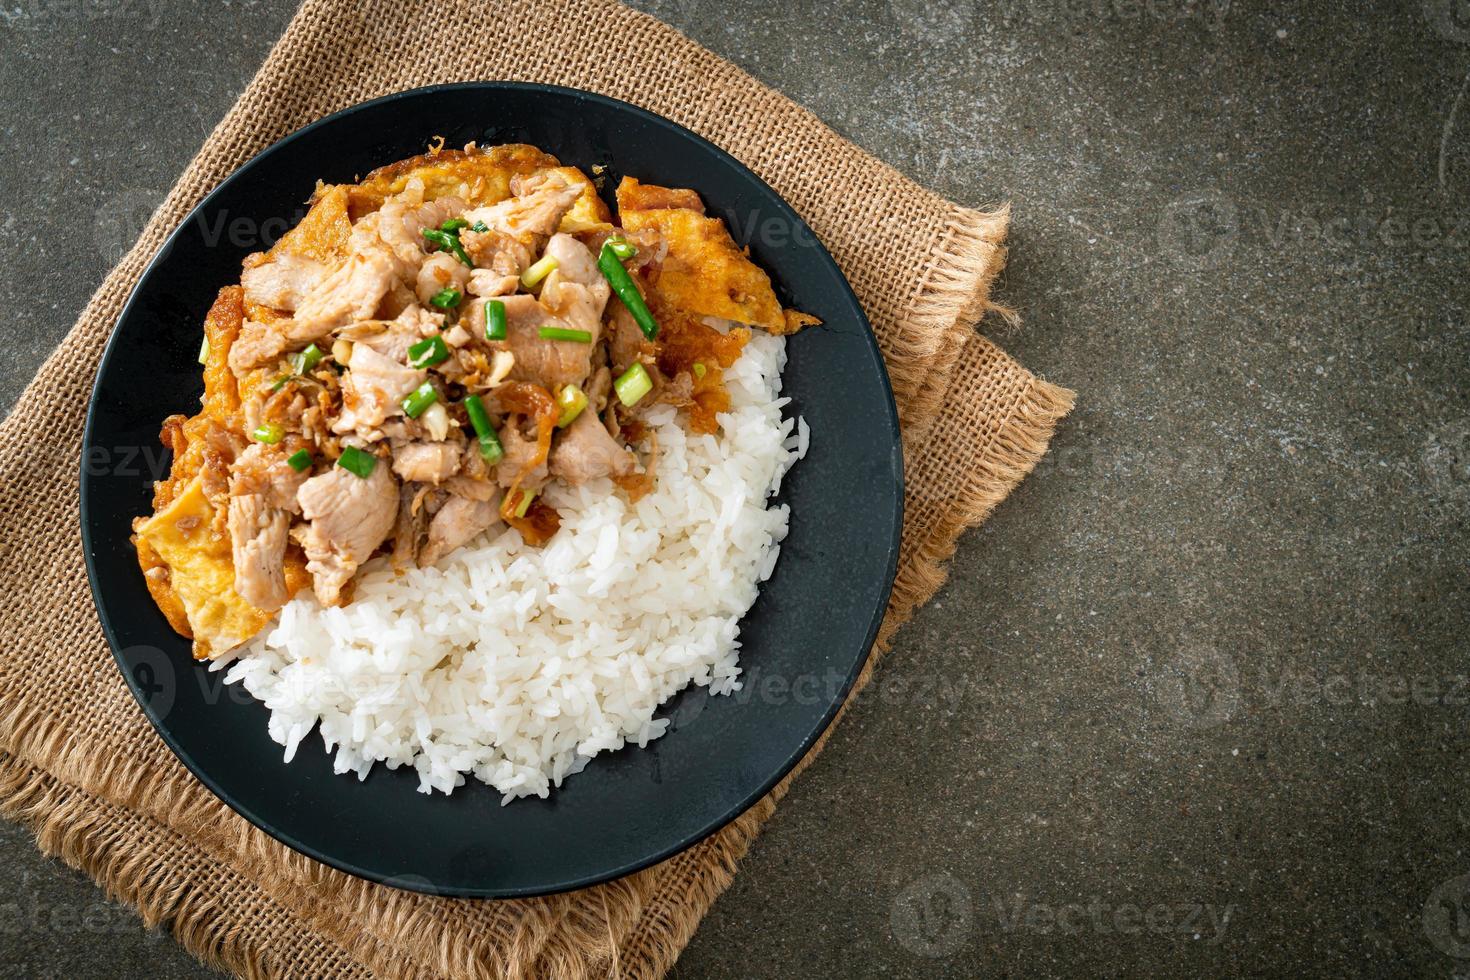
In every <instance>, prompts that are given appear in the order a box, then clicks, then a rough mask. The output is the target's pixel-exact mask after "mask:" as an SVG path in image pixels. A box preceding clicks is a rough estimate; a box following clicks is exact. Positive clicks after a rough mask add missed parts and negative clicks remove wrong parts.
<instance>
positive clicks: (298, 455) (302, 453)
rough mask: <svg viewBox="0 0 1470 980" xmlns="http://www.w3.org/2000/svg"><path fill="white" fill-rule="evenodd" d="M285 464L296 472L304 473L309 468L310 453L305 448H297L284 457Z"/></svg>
mask: <svg viewBox="0 0 1470 980" xmlns="http://www.w3.org/2000/svg"><path fill="white" fill-rule="evenodd" d="M286 465H287V466H289V467H291V468H292V469H293V470H295V471H296V472H297V473H305V472H306V471H307V470H309V469H311V453H309V452H307V451H306V450H305V449H298V450H296V451H295V452H294V453H292V454H291V455H289V456H287V457H286Z"/></svg>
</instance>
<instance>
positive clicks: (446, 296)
mask: <svg viewBox="0 0 1470 980" xmlns="http://www.w3.org/2000/svg"><path fill="white" fill-rule="evenodd" d="M459 300H460V294H459V290H458V289H441V290H439V291H438V292H437V293H435V294H434V295H433V296H431V297H430V298H429V302H430V303H433V304H434V305H435V306H437V307H439V309H441V310H452V309H454V308H455V307H456V306H458V305H459Z"/></svg>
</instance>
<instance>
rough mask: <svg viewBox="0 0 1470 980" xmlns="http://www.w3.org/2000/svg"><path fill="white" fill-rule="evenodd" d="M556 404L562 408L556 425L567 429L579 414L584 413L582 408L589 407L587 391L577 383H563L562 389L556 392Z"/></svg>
mask: <svg viewBox="0 0 1470 980" xmlns="http://www.w3.org/2000/svg"><path fill="white" fill-rule="evenodd" d="M556 404H557V407H558V408H560V409H561V415H559V416H558V417H557V419H556V427H557V428H558V429H565V428H566V427H567V426H569V425H571V424H572V423H573V422H574V421H576V419H577V416H578V415H581V414H582V409H584V408H586V407H587V393H586V392H585V391H583V390H582V389H581V388H578V387H577V386H576V385H563V386H562V389H561V391H558V392H557V393H556Z"/></svg>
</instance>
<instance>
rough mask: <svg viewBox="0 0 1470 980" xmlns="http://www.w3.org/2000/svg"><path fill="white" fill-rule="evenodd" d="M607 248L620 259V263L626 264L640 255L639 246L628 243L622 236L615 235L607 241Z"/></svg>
mask: <svg viewBox="0 0 1470 980" xmlns="http://www.w3.org/2000/svg"><path fill="white" fill-rule="evenodd" d="M607 247H608V248H609V249H611V250H612V253H613V254H614V255H616V256H617V257H618V259H619V260H620V261H623V262H626V261H628V260H629V259H631V258H632V257H633V256H635V255H637V254H638V246H636V245H634V244H633V243H632V242H630V241H628V240H627V239H626V238H624V237H622V236H621V235H614V236H612V237H611V238H609V239H608V240H607Z"/></svg>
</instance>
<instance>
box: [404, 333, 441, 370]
mask: <svg viewBox="0 0 1470 980" xmlns="http://www.w3.org/2000/svg"><path fill="white" fill-rule="evenodd" d="M448 359H449V348H448V347H446V346H445V344H444V337H443V336H441V335H440V334H437V333H436V334H434V336H432V337H425V338H424V339H423V340H420V341H419V342H418V343H416V344H414V345H413V346H411V347H409V349H408V364H409V367H416V368H420V369H422V368H427V367H433V366H434V365H435V364H438V363H440V362H442V361H446V360H448Z"/></svg>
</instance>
